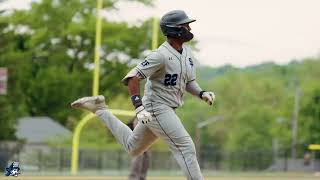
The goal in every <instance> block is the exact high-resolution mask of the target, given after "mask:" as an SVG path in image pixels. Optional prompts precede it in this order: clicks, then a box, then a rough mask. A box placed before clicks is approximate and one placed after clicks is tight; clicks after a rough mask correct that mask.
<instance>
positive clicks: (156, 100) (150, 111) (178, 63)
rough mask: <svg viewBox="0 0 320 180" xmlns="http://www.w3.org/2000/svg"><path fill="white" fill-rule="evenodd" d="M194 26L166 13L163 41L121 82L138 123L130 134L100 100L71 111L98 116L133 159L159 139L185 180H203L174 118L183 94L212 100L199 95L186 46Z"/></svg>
mask: <svg viewBox="0 0 320 180" xmlns="http://www.w3.org/2000/svg"><path fill="white" fill-rule="evenodd" d="M194 21H195V20H194V19H190V18H189V17H188V16H187V15H186V13H185V12H184V11H182V10H174V11H170V12H168V13H166V14H165V15H164V16H163V17H162V18H161V21H160V27H161V31H162V33H163V34H164V35H165V36H166V37H167V41H166V42H164V43H163V44H162V45H160V47H159V48H158V49H156V50H155V51H153V52H152V53H151V54H150V55H149V56H147V57H146V58H145V60H144V61H143V62H142V63H140V64H138V65H137V66H136V67H135V68H133V69H132V70H131V71H130V72H129V73H128V74H127V75H126V76H125V77H124V78H123V80H122V81H123V82H124V84H125V85H127V86H128V90H129V94H130V96H131V100H132V103H133V105H134V106H135V109H136V110H135V111H136V115H137V118H138V120H139V123H138V125H137V126H136V128H135V129H134V130H133V131H132V130H131V129H130V128H129V127H127V126H126V124H124V123H122V122H121V121H120V120H119V119H118V118H116V117H115V116H114V115H113V114H112V113H110V112H109V111H108V109H107V106H106V104H105V99H104V97H103V96H94V97H84V98H81V99H78V100H76V101H75V102H73V103H72V104H71V106H72V107H74V108H81V109H85V110H89V111H91V112H93V113H96V115H97V116H98V117H99V118H100V119H101V120H102V121H103V122H104V123H105V124H106V126H107V127H108V128H109V129H110V131H111V133H112V134H113V135H114V136H115V138H116V139H117V141H118V142H119V143H120V144H122V145H123V147H124V148H125V150H126V151H127V152H128V153H129V154H131V155H132V156H137V155H140V154H142V153H143V152H145V151H146V150H147V149H148V148H149V147H150V146H151V144H152V143H153V142H154V141H155V140H156V139H157V138H161V139H163V140H164V141H165V142H166V143H167V144H168V145H169V148H170V150H171V152H172V153H173V156H174V157H175V159H176V160H177V162H178V164H179V165H180V167H181V169H182V170H183V172H184V174H185V176H186V177H187V179H188V180H203V176H202V174H201V171H200V167H199V164H198V162H197V158H196V151H195V146H194V143H193V141H192V139H191V137H190V135H189V134H188V132H187V131H186V129H185V128H184V126H183V125H182V123H181V121H180V119H179V117H178V116H177V115H176V113H175V109H176V108H178V107H180V106H182V104H183V100H182V97H183V95H184V93H185V91H187V92H189V93H191V94H192V95H194V96H198V97H199V98H200V99H202V100H204V101H205V102H207V103H208V104H209V105H212V104H213V102H214V100H215V95H214V93H213V92H207V91H204V90H202V89H201V88H200V87H199V85H198V83H197V82H196V73H195V64H194V57H193V55H192V52H191V49H190V48H189V47H188V46H186V45H185V44H184V43H185V42H188V41H190V40H191V39H192V38H193V34H192V33H191V32H190V30H191V28H190V26H189V24H190V23H192V22H194ZM142 79H147V82H146V85H145V92H144V96H143V98H141V97H140V94H139V89H140V85H139V82H140V80H142Z"/></svg>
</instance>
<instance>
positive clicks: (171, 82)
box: [164, 74, 178, 86]
mask: <svg viewBox="0 0 320 180" xmlns="http://www.w3.org/2000/svg"><path fill="white" fill-rule="evenodd" d="M177 79H178V74H166V75H165V76H164V85H165V86H175V85H176V84H177Z"/></svg>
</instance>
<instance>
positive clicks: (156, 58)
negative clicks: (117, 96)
mask: <svg viewBox="0 0 320 180" xmlns="http://www.w3.org/2000/svg"><path fill="white" fill-rule="evenodd" d="M163 66H164V58H163V57H162V55H161V54H160V53H159V52H156V51H153V52H152V53H151V54H150V55H148V56H147V57H146V58H145V59H144V60H143V61H142V62H141V63H139V64H138V65H137V66H136V67H134V68H133V69H132V70H131V71H130V72H129V73H128V74H127V75H126V76H125V77H124V78H123V79H122V82H123V83H124V84H125V85H128V80H129V79H130V78H132V77H139V78H140V79H145V78H147V77H150V76H151V75H152V74H153V73H155V72H156V71H158V70H159V69H161V68H162V67H163Z"/></svg>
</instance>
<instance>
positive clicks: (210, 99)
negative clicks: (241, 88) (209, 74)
mask: <svg viewBox="0 0 320 180" xmlns="http://www.w3.org/2000/svg"><path fill="white" fill-rule="evenodd" d="M201 99H202V100H204V101H205V102H206V103H208V104H209V105H210V106H211V105H212V104H213V103H214V101H215V99H216V96H215V95H214V93H213V92H203V93H202V96H201Z"/></svg>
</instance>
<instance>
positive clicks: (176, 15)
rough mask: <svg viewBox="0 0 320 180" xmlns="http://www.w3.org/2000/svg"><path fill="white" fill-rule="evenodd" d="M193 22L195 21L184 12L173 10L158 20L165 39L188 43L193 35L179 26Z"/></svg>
mask: <svg viewBox="0 0 320 180" xmlns="http://www.w3.org/2000/svg"><path fill="white" fill-rule="evenodd" d="M194 21H196V20H195V19H190V18H189V17H188V16H187V14H186V13H185V12H184V11H182V10H173V11H170V12H168V13H166V14H165V15H163V16H162V18H161V20H160V28H161V31H162V33H163V34H164V35H165V36H167V37H172V38H179V39H184V40H186V41H189V40H191V39H192V38H193V34H192V33H191V32H190V31H189V30H188V29H186V28H185V27H182V26H181V25H183V24H189V23H192V22H194Z"/></svg>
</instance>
